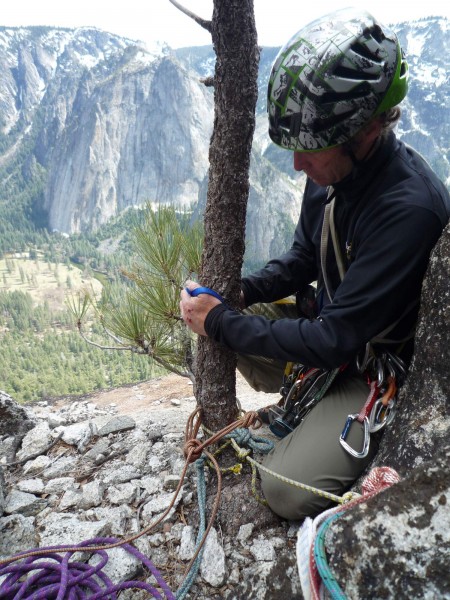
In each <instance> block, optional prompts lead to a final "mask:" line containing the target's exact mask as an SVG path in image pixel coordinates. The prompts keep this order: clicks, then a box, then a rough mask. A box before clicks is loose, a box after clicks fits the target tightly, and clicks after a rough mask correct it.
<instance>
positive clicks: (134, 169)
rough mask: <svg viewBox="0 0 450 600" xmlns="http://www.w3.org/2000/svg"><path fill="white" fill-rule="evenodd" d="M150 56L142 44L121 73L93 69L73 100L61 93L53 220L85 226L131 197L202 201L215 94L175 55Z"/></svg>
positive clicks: (50, 193) (49, 192) (51, 182)
mask: <svg viewBox="0 0 450 600" xmlns="http://www.w3.org/2000/svg"><path fill="white" fill-rule="evenodd" d="M147 58H148V57H147V56H146V55H145V54H144V53H143V52H142V51H140V50H138V49H136V51H135V52H133V55H132V56H131V57H130V59H129V60H128V61H127V62H126V63H125V64H120V65H119V68H118V70H117V72H116V74H115V75H114V77H111V76H107V77H104V78H100V77H95V75H93V74H92V73H89V74H86V75H85V76H84V77H82V78H81V79H80V82H79V84H78V86H77V89H76V94H75V96H74V99H73V101H72V102H71V104H69V105H67V100H65V99H62V100H61V103H62V105H63V106H62V108H63V114H65V115H67V116H66V123H65V126H64V128H61V127H60V126H59V127H57V129H60V130H61V134H60V135H58V136H56V140H55V144H54V146H53V148H52V149H51V150H50V161H51V165H50V167H49V179H48V185H47V189H46V194H45V208H46V209H47V210H48V214H49V222H50V225H51V227H52V228H55V229H59V230H61V231H66V232H69V233H72V232H78V231H83V230H84V231H85V230H88V229H92V228H93V229H95V228H96V227H97V226H98V225H100V224H101V223H104V222H106V221H107V220H108V219H109V218H110V217H112V216H114V215H116V214H117V213H118V212H120V211H122V210H123V209H124V208H126V207H127V206H130V205H136V204H143V203H145V202H148V201H150V202H159V203H171V204H174V203H175V204H179V205H186V204H189V203H191V202H194V201H196V199H197V197H198V192H199V187H200V185H201V183H202V181H203V179H204V178H205V176H206V173H207V160H206V157H207V149H208V143H209V137H210V132H211V119H210V114H211V111H212V98H211V96H210V94H209V92H208V91H207V90H206V88H203V87H202V86H200V85H198V84H197V83H196V82H195V81H194V80H193V79H192V78H189V76H188V73H187V72H186V71H183V70H182V69H180V68H179V67H178V65H176V63H175V62H174V60H173V59H171V58H170V57H161V58H158V59H157V60H154V61H151V62H150V63H148V62H147ZM161 81H163V82H164V85H162V84H161ZM60 108H61V106H60ZM54 119H58V115H57V114H55V115H54ZM193 133H195V135H193Z"/></svg>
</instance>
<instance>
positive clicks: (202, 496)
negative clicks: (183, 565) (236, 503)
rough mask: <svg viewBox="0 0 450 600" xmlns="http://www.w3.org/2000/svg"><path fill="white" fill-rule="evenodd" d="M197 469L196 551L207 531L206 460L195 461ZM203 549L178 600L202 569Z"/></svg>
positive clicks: (178, 593) (184, 582)
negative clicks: (198, 521)
mask: <svg viewBox="0 0 450 600" xmlns="http://www.w3.org/2000/svg"><path fill="white" fill-rule="evenodd" d="M195 468H196V469H197V499H198V509H199V520H200V523H199V526H198V533H197V540H196V546H195V549H197V548H198V547H199V545H200V543H201V541H202V539H203V536H204V534H205V531H206V482H205V459H204V458H203V456H202V457H200V458H199V459H197V460H196V461H195ZM203 550H204V546H203V548H202V549H201V550H200V552H199V553H198V556H197V558H196V559H195V560H194V562H193V563H192V565H191V568H190V569H189V572H188V574H187V575H186V577H185V579H184V581H183V583H182V585H181V586H180V589H179V590H177V592H176V594H175V596H176V599H177V600H183V598H185V596H186V594H187V593H188V592H189V590H190V589H191V586H192V584H193V583H194V581H195V578H196V577H197V574H198V572H199V569H200V564H201V562H202V556H203Z"/></svg>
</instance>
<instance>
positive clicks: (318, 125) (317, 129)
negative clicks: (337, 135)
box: [311, 109, 355, 133]
mask: <svg viewBox="0 0 450 600" xmlns="http://www.w3.org/2000/svg"><path fill="white" fill-rule="evenodd" d="M354 113H355V110H354V109H352V110H348V111H346V112H344V113H341V114H339V115H333V116H332V117H325V118H324V119H316V120H315V121H314V122H313V123H311V131H312V133H321V132H322V131H327V130H328V129H331V128H332V127H337V126H338V125H340V124H341V123H345V122H346V121H347V120H348V119H350V117H351V116H352V115H353V114H354Z"/></svg>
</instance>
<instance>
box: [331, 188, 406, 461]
mask: <svg viewBox="0 0 450 600" xmlns="http://www.w3.org/2000/svg"><path fill="white" fill-rule="evenodd" d="M367 198H368V195H367V194H366V197H365V198H363V200H362V201H361V202H367ZM328 200H329V202H328V204H327V205H326V206H325V212H324V219H323V224H322V232H321V246H320V260H321V268H322V278H323V282H324V286H325V290H326V293H327V295H328V297H329V299H330V301H332V299H333V293H332V290H331V285H330V282H329V279H328V276H327V269H326V259H327V251H328V239H329V237H330V234H331V240H332V245H333V251H334V255H335V259H336V264H337V267H338V272H339V277H340V279H341V281H342V280H343V279H344V275H345V270H346V269H345V263H344V258H343V255H342V252H341V248H340V244H339V239H338V235H337V231H336V227H335V222H334V207H335V200H336V198H335V192H334V190H333V188H332V187H331V186H330V187H329V189H328ZM348 245H349V243H348V242H347V243H346V246H347V247H348ZM350 246H351V243H350ZM347 259H349V256H348V255H347ZM414 306H416V302H412V303H411V304H410V305H409V306H407V307H406V309H405V311H404V312H403V314H402V315H401V317H400V318H399V319H397V320H396V321H395V322H394V323H391V324H390V325H389V326H388V327H386V329H384V330H383V331H382V332H380V333H379V334H378V335H377V336H376V337H375V338H373V339H372V340H371V341H370V342H368V343H367V344H366V347H365V350H364V356H363V357H362V358H361V357H359V356H358V357H357V360H356V366H357V369H358V371H359V372H360V373H361V375H362V376H363V377H365V379H366V381H367V384H368V386H369V394H368V397H367V400H366V402H365V404H364V406H363V407H362V409H361V411H360V412H359V413H353V414H349V415H348V416H347V419H346V421H345V424H344V427H343V429H342V433H341V435H340V437H339V442H340V444H341V446H342V447H343V448H344V450H345V451H346V452H348V453H349V454H350V455H351V456H353V457H355V458H365V457H366V456H367V455H368V453H369V449H370V435H371V434H372V433H376V432H377V431H380V430H382V429H383V428H384V427H386V426H387V425H389V423H390V422H391V421H392V419H393V418H394V415H395V407H396V401H397V400H396V393H397V389H398V387H399V385H401V384H402V383H403V381H404V379H405V377H406V366H405V364H404V362H403V361H402V360H401V359H400V358H399V357H398V356H396V354H395V353H394V352H391V351H390V350H385V349H383V350H376V349H375V348H376V344H396V345H400V344H401V343H404V342H406V341H407V340H409V339H410V338H411V337H412V336H413V331H411V332H410V333H409V334H408V336H406V337H405V338H404V339H402V340H392V339H388V338H387V337H386V336H387V335H388V334H389V333H391V331H392V330H393V329H394V328H395V327H396V326H397V325H398V323H399V322H400V321H401V319H403V317H404V316H406V315H407V314H408V313H409V312H410V311H411V310H412V309H413V308H414ZM354 423H359V424H360V425H361V426H362V429H363V441H362V445H361V447H360V448H353V447H352V446H351V445H350V444H349V443H348V442H347V438H348V435H349V432H350V430H351V428H352V426H353V424H354Z"/></svg>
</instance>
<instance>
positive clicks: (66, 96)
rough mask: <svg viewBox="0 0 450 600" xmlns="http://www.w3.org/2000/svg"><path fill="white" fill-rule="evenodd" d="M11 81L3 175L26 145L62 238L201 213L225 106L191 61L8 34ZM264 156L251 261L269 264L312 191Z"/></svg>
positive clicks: (93, 33)
mask: <svg viewBox="0 0 450 600" xmlns="http://www.w3.org/2000/svg"><path fill="white" fill-rule="evenodd" d="M207 54H208V56H209V59H211V57H213V54H212V50H211V49H209V50H208V52H207ZM212 63H213V61H212ZM209 65H211V60H209ZM0 83H1V87H2V90H3V91H2V94H0V108H1V109H2V113H3V115H4V119H3V123H2V132H3V138H2V139H3V142H4V151H3V153H0V166H1V165H2V164H3V165H6V166H8V164H12V163H13V161H15V160H16V161H17V160H23V159H22V158H21V157H19V154H20V152H21V151H22V150H23V148H24V147H25V146H26V148H27V150H26V153H25V154H26V159H25V162H28V163H30V159H31V163H32V164H33V165H35V164H37V165H39V168H40V171H39V173H42V172H44V174H45V177H44V180H45V185H44V189H43V193H42V194H41V196H40V197H39V198H38V199H37V202H38V204H39V206H38V209H39V212H40V214H44V215H45V216H46V219H47V226H48V227H49V229H50V230H58V231H61V232H65V233H78V232H83V231H89V230H95V229H96V228H97V227H98V226H99V225H101V224H103V223H105V222H106V221H108V220H109V219H110V218H111V217H113V216H115V215H117V214H118V213H120V212H121V211H123V210H124V209H126V208H127V207H129V206H133V205H142V204H144V203H147V202H151V203H164V204H166V203H167V204H176V205H178V206H185V207H187V206H189V207H191V206H194V207H196V206H197V207H198V209H197V213H198V214H201V207H202V206H204V204H205V201H206V190H207V175H208V149H209V140H210V137H211V133H212V126H213V115H214V99H213V92H212V90H211V88H207V87H205V86H204V85H203V84H202V83H200V74H199V72H198V71H196V72H194V71H192V70H190V69H189V61H186V60H183V59H182V58H181V57H180V58H177V57H176V56H175V55H174V53H173V52H172V51H170V49H168V48H163V49H160V50H158V51H157V52H148V51H146V50H144V49H143V48H141V47H140V46H139V45H138V44H136V43H135V42H132V41H130V40H126V39H123V38H119V37H117V36H113V35H110V34H106V33H103V32H100V31H98V30H95V29H78V30H53V29H46V28H27V29H3V30H0ZM255 147H256V150H255V153H254V160H253V166H252V173H251V182H252V191H251V195H250V206H249V218H248V232H247V233H248V235H249V236H251V240H252V242H251V244H250V247H249V252H248V254H249V255H250V257H259V258H261V257H263V258H264V257H268V256H269V252H270V249H271V248H273V247H275V248H278V247H279V246H280V245H281V242H280V240H283V242H284V240H285V239H286V238H288V236H287V235H286V233H282V234H281V235H280V228H282V231H283V232H285V231H289V232H291V231H292V227H293V222H295V221H296V219H297V215H298V212H299V208H300V202H301V191H302V189H301V187H302V186H295V185H294V182H293V181H292V180H291V179H290V178H289V177H286V176H285V175H283V174H281V173H280V172H279V171H278V170H277V169H274V168H273V167H272V166H271V165H270V163H268V162H267V161H263V160H262V159H261V151H260V150H258V147H257V146H255ZM288 159H290V156H289V157H288V156H286V160H288ZM288 162H290V161H288ZM20 168H22V166H20ZM269 189H270V193H269ZM277 213H280V214H277ZM284 247H285V246H283V247H282V250H284Z"/></svg>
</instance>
